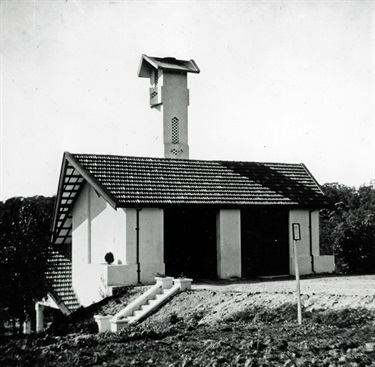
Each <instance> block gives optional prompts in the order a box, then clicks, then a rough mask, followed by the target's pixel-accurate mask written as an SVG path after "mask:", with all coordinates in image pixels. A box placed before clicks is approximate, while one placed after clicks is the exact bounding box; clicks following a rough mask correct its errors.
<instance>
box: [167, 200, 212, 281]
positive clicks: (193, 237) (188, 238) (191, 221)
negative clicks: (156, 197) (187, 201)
mask: <svg viewBox="0 0 375 367" xmlns="http://www.w3.org/2000/svg"><path fill="white" fill-rule="evenodd" d="M164 259H165V269H166V275H168V276H174V277H179V276H181V273H183V275H184V276H187V277H192V278H195V279H197V278H216V276H217V267H216V211H215V210H210V209H207V208H202V207H200V208H189V209H187V208H180V207H174V208H167V209H165V210H164Z"/></svg>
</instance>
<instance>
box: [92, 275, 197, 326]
mask: <svg viewBox="0 0 375 367" xmlns="http://www.w3.org/2000/svg"><path fill="white" fill-rule="evenodd" d="M155 280H156V284H155V285H154V286H152V287H151V288H150V289H149V290H147V292H145V293H144V294H142V295H141V296H139V297H138V298H137V299H135V300H134V301H133V302H131V303H130V304H129V305H127V306H126V307H125V308H124V309H123V310H121V311H120V312H118V313H117V314H116V315H115V316H102V315H95V316H94V318H95V321H96V322H97V324H98V327H99V332H103V331H108V330H111V331H112V332H117V331H119V330H121V329H123V328H125V327H127V325H129V324H132V323H134V322H138V321H141V320H142V319H144V318H145V317H146V316H148V315H149V314H150V313H151V312H152V311H154V310H155V309H157V308H158V307H160V306H161V305H163V304H164V303H166V302H167V301H168V300H169V299H170V298H171V297H172V296H173V295H175V294H176V293H178V292H180V291H184V290H188V289H190V288H191V282H192V279H187V278H176V279H174V278H172V277H157V278H155Z"/></svg>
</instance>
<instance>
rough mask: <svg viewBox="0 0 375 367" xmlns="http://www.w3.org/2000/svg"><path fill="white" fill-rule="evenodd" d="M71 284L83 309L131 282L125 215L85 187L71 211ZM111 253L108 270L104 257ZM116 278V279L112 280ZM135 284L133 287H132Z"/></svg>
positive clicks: (121, 210) (87, 185)
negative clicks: (127, 261) (127, 267)
mask: <svg viewBox="0 0 375 367" xmlns="http://www.w3.org/2000/svg"><path fill="white" fill-rule="evenodd" d="M72 217H73V219H72V225H73V231H72V272H73V274H72V278H73V279H72V283H73V288H74V291H75V292H76V295H77V297H78V299H79V301H80V303H81V304H82V305H83V306H88V305H90V304H92V303H94V302H98V301H99V300H101V299H102V298H103V297H106V296H108V295H111V294H112V288H111V286H112V285H124V284H127V282H131V281H132V280H131V279H128V278H127V274H128V273H129V269H125V267H123V266H121V265H117V264H118V263H119V262H120V263H126V252H125V241H126V212H125V211H124V210H123V209H118V210H115V209H113V208H112V207H111V206H110V205H109V204H108V203H107V202H106V201H105V200H104V199H103V198H102V197H100V196H99V195H98V194H97V193H96V192H95V190H93V189H92V187H91V186H90V185H89V184H86V185H85V186H84V188H83V190H82V192H81V194H80V195H79V197H78V199H77V202H76V203H75V205H74V208H73V210H72ZM109 251H111V252H112V253H113V254H114V257H115V261H114V263H113V264H114V265H110V266H113V267H117V268H116V269H111V270H109V269H108V265H107V264H106V263H105V260H104V256H105V254H106V253H107V252H109ZM112 278H113V279H112ZM133 284H134V283H133Z"/></svg>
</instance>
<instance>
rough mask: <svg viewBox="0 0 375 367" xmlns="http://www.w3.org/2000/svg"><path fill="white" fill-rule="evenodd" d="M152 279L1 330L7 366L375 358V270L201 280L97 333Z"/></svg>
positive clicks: (0, 355) (361, 361)
mask: <svg viewBox="0 0 375 367" xmlns="http://www.w3.org/2000/svg"><path fill="white" fill-rule="evenodd" d="M147 288H148V286H141V287H132V288H128V289H125V290H124V291H123V293H122V294H119V295H118V296H116V297H112V298H109V299H107V300H105V301H104V302H103V303H102V304H100V305H95V306H93V307H90V308H87V309H83V310H80V312H78V313H77V314H76V315H73V316H72V317H70V318H69V319H66V320H60V323H59V324H56V325H55V327H54V329H53V330H52V329H50V330H49V331H48V332H46V333H43V334H40V335H31V336H29V337H21V338H1V339H0V366H17V367H18V366H33V367H34V366H35V367H36V366H47V367H49V366H51V367H52V366H58V367H68V366H97V367H98V366H121V367H125V366H142V367H143V366H163V367H164V366H170V367H172V366H173V367H177V366H181V367H190V366H212V367H219V366H241V367H252V366H264V367H266V366H285V367H289V366H324V367H334V366H351V367H360V366H375V275H371V276H355V277H335V276H325V277H317V276H315V277H306V278H304V279H302V281H301V293H302V302H303V323H302V325H298V323H297V321H296V296H295V281H294V279H291V278H286V279H284V278H283V279H268V280H251V281H250V280H238V279H236V280H231V281H218V282H213V281H199V282H195V283H194V284H193V287H192V290H190V291H186V292H182V293H180V294H178V295H176V296H175V297H174V298H173V299H172V300H171V301H170V302H169V303H167V304H166V305H164V306H163V307H162V308H161V309H160V310H158V311H157V312H156V313H154V314H153V315H151V316H150V317H148V318H147V319H146V320H145V321H144V322H142V323H140V324H139V325H131V326H129V328H127V329H124V330H122V331H121V332H120V333H117V334H114V333H102V334H98V333H97V328H96V324H95V323H94V322H93V315H94V314H103V315H104V314H111V315H114V314H115V313H116V312H118V311H119V310H121V309H122V308H123V307H124V305H126V304H127V303H128V302H130V301H131V300H132V299H134V298H135V297H137V296H138V295H139V294H141V293H142V292H144V291H145V290H146V289H147Z"/></svg>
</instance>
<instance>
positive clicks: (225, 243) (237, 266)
mask: <svg viewBox="0 0 375 367" xmlns="http://www.w3.org/2000/svg"><path fill="white" fill-rule="evenodd" d="M216 223H217V224H216V230H217V235H216V239H217V275H218V277H219V278H223V279H225V278H231V277H241V211H240V210H231V209H225V210H223V209H222V210H220V211H219V212H218V214H217V221H216Z"/></svg>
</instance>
